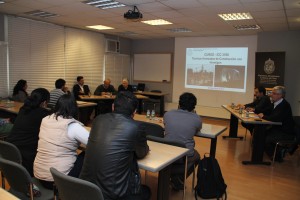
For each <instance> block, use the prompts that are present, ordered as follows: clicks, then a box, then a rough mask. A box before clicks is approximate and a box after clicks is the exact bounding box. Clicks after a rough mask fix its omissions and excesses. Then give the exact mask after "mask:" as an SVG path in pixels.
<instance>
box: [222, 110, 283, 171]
mask: <svg viewBox="0 0 300 200" xmlns="http://www.w3.org/2000/svg"><path fill="white" fill-rule="evenodd" d="M222 107H223V108H224V109H225V110H227V111H228V112H230V113H231V115H230V127H229V136H223V138H242V137H237V129H238V121H239V120H241V121H242V122H244V123H245V124H253V125H254V131H253V147H252V155H251V160H250V161H243V162H242V163H243V164H245V165H247V164H264V165H270V164H271V162H264V161H263V155H264V147H265V137H266V136H265V130H266V127H267V126H269V125H282V123H281V122H271V121H267V120H264V119H259V117H258V116H257V115H256V114H254V113H251V114H250V115H249V117H246V115H245V113H241V114H240V113H239V110H237V109H235V108H231V106H229V105H222Z"/></svg>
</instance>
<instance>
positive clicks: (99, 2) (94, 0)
mask: <svg viewBox="0 0 300 200" xmlns="http://www.w3.org/2000/svg"><path fill="white" fill-rule="evenodd" d="M82 3H85V4H87V5H90V6H94V7H96V8H101V9H109V8H118V7H123V6H126V5H124V4H122V3H120V2H118V1H115V0H88V1H83V2H82Z"/></svg>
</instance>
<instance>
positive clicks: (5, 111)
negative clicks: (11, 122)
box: [0, 101, 97, 124]
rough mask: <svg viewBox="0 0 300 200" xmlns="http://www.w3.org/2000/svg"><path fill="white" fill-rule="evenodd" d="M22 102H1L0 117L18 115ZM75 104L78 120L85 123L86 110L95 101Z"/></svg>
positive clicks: (93, 104)
mask: <svg viewBox="0 0 300 200" xmlns="http://www.w3.org/2000/svg"><path fill="white" fill-rule="evenodd" d="M23 104H24V103H21V102H16V101H10V102H9V103H8V102H7V103H1V104H0V111H1V112H0V116H1V117H8V118H12V117H13V118H14V117H16V116H17V115H18V113H19V110H20V108H21V107H22V106H23ZM77 105H78V108H79V111H80V113H79V121H81V122H82V123H84V124H86V123H87V121H89V120H88V119H87V118H89V116H86V115H87V113H90V112H89V111H88V109H89V108H91V107H94V106H96V105H97V104H96V103H93V102H84V101H77Z"/></svg>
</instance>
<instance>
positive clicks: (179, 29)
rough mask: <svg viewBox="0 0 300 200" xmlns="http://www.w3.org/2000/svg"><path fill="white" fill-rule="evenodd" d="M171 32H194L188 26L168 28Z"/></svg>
mask: <svg viewBox="0 0 300 200" xmlns="http://www.w3.org/2000/svg"><path fill="white" fill-rule="evenodd" d="M168 30H169V31H171V32H174V33H188V32H192V31H191V30H190V29H187V28H172V29H168Z"/></svg>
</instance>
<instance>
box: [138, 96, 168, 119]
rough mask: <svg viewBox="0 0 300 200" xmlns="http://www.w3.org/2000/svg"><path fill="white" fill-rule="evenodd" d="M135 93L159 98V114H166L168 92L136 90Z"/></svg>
mask: <svg viewBox="0 0 300 200" xmlns="http://www.w3.org/2000/svg"><path fill="white" fill-rule="evenodd" d="M134 93H135V94H142V95H144V96H148V97H150V98H152V99H159V104H160V107H159V116H161V117H162V116H164V112H165V96H166V95H167V94H168V93H158V92H134Z"/></svg>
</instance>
